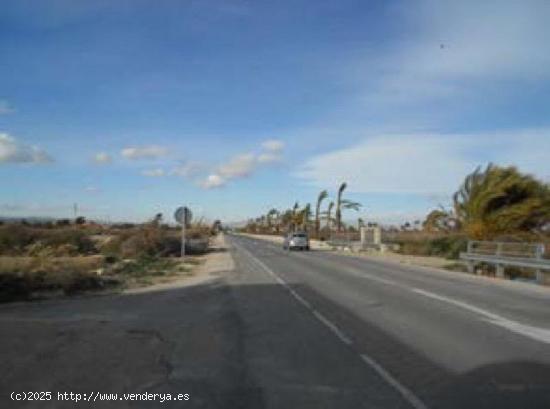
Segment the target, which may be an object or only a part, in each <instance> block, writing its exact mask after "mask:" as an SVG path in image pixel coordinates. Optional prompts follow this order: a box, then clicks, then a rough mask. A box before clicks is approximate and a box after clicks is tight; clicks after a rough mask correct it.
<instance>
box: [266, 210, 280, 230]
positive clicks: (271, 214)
mask: <svg viewBox="0 0 550 409" xmlns="http://www.w3.org/2000/svg"><path fill="white" fill-rule="evenodd" d="M274 216H276V217H277V218H278V216H279V211H278V210H277V209H275V208H273V209H271V210H270V211H269V212H267V227H268V228H269V230H270V232H271V228H272V227H273V217H274ZM275 228H276V229H277V230H278V227H277V225H276V226H275Z"/></svg>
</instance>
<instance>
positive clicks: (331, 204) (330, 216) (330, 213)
mask: <svg viewBox="0 0 550 409" xmlns="http://www.w3.org/2000/svg"><path fill="white" fill-rule="evenodd" d="M333 208H334V202H330V203H329V204H328V208H327V211H326V214H327V227H328V229H329V231H330V228H331V223H332V209H333Z"/></svg>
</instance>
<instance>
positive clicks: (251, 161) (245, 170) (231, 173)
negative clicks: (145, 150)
mask: <svg viewBox="0 0 550 409" xmlns="http://www.w3.org/2000/svg"><path fill="white" fill-rule="evenodd" d="M262 148H263V149H264V151H263V152H261V153H260V154H258V155H256V154H253V153H244V154H240V155H237V156H234V157H233V158H231V159H230V160H229V161H228V162H226V163H223V164H221V165H219V166H218V167H217V168H215V170H214V171H213V172H212V173H211V174H210V175H209V176H208V177H207V178H206V179H204V180H202V181H201V182H200V183H199V185H200V186H201V187H203V188H205V189H211V188H215V187H221V186H225V185H226V184H227V182H229V181H231V180H233V179H241V178H245V177H248V176H250V175H252V174H253V173H254V172H256V171H257V170H258V168H259V167H260V166H262V165H268V164H272V163H276V162H280V161H281V160H282V152H281V151H282V149H283V148H284V143H283V142H281V141H277V140H268V141H265V142H263V143H262ZM197 165H198V164H196V166H197ZM172 173H174V174H179V173H182V174H183V175H184V176H185V175H186V174H187V173H188V169H187V168H186V167H185V166H184V167H183V168H182V169H181V171H173V172H172Z"/></svg>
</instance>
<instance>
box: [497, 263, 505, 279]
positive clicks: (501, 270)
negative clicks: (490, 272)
mask: <svg viewBox="0 0 550 409" xmlns="http://www.w3.org/2000/svg"><path fill="white" fill-rule="evenodd" d="M497 277H498V278H504V266H503V265H502V264H497Z"/></svg>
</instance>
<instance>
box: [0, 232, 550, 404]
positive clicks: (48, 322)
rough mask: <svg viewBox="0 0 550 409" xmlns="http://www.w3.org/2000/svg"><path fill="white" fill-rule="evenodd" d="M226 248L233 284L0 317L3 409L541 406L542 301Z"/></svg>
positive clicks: (237, 239) (547, 385)
mask: <svg viewBox="0 0 550 409" xmlns="http://www.w3.org/2000/svg"><path fill="white" fill-rule="evenodd" d="M227 241H228V242H229V244H230V246H231V249H230V251H231V254H232V256H233V259H234V261H235V267H234V270H232V271H228V272H226V274H224V276H223V277H221V278H217V279H215V280H213V281H210V282H208V283H206V284H201V285H197V286H193V287H189V288H180V289H172V290H165V291H157V292H151V293H141V294H135V295H131V296H128V295H127V296H103V297H90V298H82V299H76V300H58V301H47V302H41V303H23V304H12V305H3V306H1V307H0V331H1V333H2V334H3V335H2V337H1V339H0V357H1V359H2V363H3V366H4V367H3V376H2V381H0V382H1V385H0V392H1V399H2V401H1V402H0V407H10V408H12V407H13V408H48V407H51V408H64V407H74V403H71V402H10V401H9V396H8V395H9V392H10V391H13V390H17V391H20V390H28V391H32V390H34V391H37V390H45V391H73V392H80V393H86V392H87V393H88V394H92V393H94V392H96V391H99V392H102V393H104V392H113V393H120V394H122V393H124V392H125V393H143V392H149V393H172V394H177V393H188V394H189V395H190V399H189V401H185V402H165V403H163V404H160V403H158V402H144V401H138V402H135V401H134V402H128V401H124V400H118V401H116V402H105V401H103V402H95V403H93V404H92V403H82V402H81V403H80V404H79V406H84V407H86V406H89V407H95V406H97V407H100V408H101V407H113V408H125V407H128V408H129V407H132V408H136V407H137V408H141V407H144V408H145V407H146V408H149V407H151V408H152V407H188V408H250V409H252V408H254V409H261V408H285V409H286V408H316V409H317V408H352V409H358V408H415V409H424V408H489V407H490V408H492V407H495V408H548V407H550V319H549V317H550V291H548V289H547V288H540V287H536V286H530V285H525V284H515V283H507V282H496V281H492V280H487V279H483V278H477V277H470V276H466V275H461V274H453V273H445V272H439V271H434V270H428V269H422V268H415V267H409V266H399V265H394V264H385V263H382V262H379V261H376V262H375V261H368V260H366V259H359V258H354V257H348V256H342V255H335V254H333V253H328V252H322V251H318V252H290V253H289V252H285V251H283V250H282V249H281V248H280V247H279V246H277V245H274V244H272V243H268V242H265V241H261V240H255V239H251V238H245V237H241V236H230V237H228V240H227ZM92 405H93V406H92Z"/></svg>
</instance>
